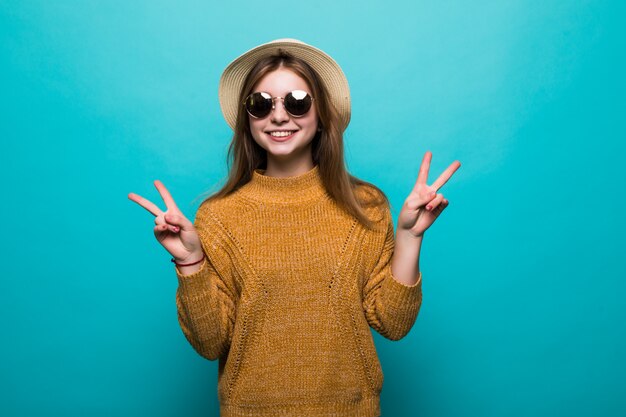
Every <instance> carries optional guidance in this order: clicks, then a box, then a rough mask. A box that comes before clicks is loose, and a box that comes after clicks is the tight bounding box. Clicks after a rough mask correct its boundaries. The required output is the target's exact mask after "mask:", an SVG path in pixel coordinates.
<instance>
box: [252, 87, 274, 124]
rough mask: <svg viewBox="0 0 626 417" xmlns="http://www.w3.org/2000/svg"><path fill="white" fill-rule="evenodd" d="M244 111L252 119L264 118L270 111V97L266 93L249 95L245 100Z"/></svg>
mask: <svg viewBox="0 0 626 417" xmlns="http://www.w3.org/2000/svg"><path fill="white" fill-rule="evenodd" d="M246 110H247V111H248V113H250V115H252V116H253V117H258V118H261V117H265V116H267V115H268V114H270V112H271V111H272V96H270V95H269V94H267V93H263V92H260V93H254V94H250V95H249V96H248V98H247V99H246Z"/></svg>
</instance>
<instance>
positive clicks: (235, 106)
mask: <svg viewBox="0 0 626 417" xmlns="http://www.w3.org/2000/svg"><path fill="white" fill-rule="evenodd" d="M281 51H285V52H288V53H289V54H291V55H293V56H295V57H296V58H300V59H302V60H304V61H305V62H306V63H307V64H309V65H310V66H311V68H313V70H314V71H315V72H316V73H317V74H318V75H319V77H320V80H321V82H322V83H324V86H325V87H326V90H327V91H328V94H329V96H330V101H331V103H332V104H333V105H334V106H335V108H336V109H337V111H338V112H339V118H340V123H341V131H344V130H345V129H346V127H348V123H350V88H349V87H348V80H347V79H346V76H345V74H344V73H343V71H342V70H341V67H339V65H338V64H337V62H335V60H334V59H332V58H331V57H330V56H329V55H328V54H326V53H325V52H323V51H322V50H320V49H317V48H315V47H313V46H311V45H307V44H306V43H304V42H301V41H299V40H296V39H278V40H275V41H272V42H268V43H265V44H262V45H259V46H257V47H255V48H252V49H250V50H249V51H248V52H245V53H244V54H242V55H240V56H239V57H237V58H236V59H235V60H234V61H232V62H231V63H230V64H228V66H227V67H226V69H225V70H224V72H223V73H222V76H221V78H220V83H219V89H218V95H219V100H220V106H221V108H222V114H223V115H224V119H226V123H228V125H229V126H230V127H231V129H233V130H234V129H235V123H236V121H237V113H238V112H239V110H240V109H241V108H242V105H240V103H239V94H240V93H241V89H242V87H243V83H244V81H245V79H246V77H247V76H248V73H249V72H250V70H251V69H252V68H253V67H254V66H255V65H256V63H257V62H258V61H259V60H260V59H262V58H265V57H268V56H271V55H275V54H278V53H279V52H281Z"/></svg>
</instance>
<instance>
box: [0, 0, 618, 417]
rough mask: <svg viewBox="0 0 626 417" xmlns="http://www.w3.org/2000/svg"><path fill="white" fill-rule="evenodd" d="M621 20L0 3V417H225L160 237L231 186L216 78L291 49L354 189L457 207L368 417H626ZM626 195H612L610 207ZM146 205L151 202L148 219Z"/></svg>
mask: <svg viewBox="0 0 626 417" xmlns="http://www.w3.org/2000/svg"><path fill="white" fill-rule="evenodd" d="M625 11H626V10H625V3H624V2H620V1H575V2H574V1H555V0H542V1H530V0H529V1H521V0H520V1H472V2H469V1H432V2H426V1H408V0H406V1H397V2H382V1H362V2H360V3H355V2H350V3H349V2H337V1H336V0H322V1H316V2H308V3H305V2H285V1H265V2H258V1H254V2H253V1H248V2H232V3H228V2H200V1H183V2H180V1H177V2H174V1H162V0H161V1H132V2H128V1H113V0H111V1H61V0H58V1H17V0H16V1H6V0H4V1H0V138H1V144H2V147H1V148H0V155H1V156H0V162H1V163H0V173H1V178H2V194H3V198H2V201H3V203H2V204H1V205H0V210H1V211H0V215H1V218H2V222H1V224H2V239H1V240H0V245H2V247H1V251H0V254H1V255H0V256H2V273H1V276H2V279H1V280H0V285H1V287H0V309H1V311H0V312H1V315H2V317H3V325H2V328H3V333H4V337H3V340H4V342H3V343H2V344H1V345H0V357H1V358H2V360H1V368H0V385H1V387H0V388H1V389H0V392H1V393H2V394H0V395H1V397H2V398H1V401H0V414H1V415H3V416H140V415H150V416H173V415H185V416H207V415H213V416H217V413H218V412H217V410H218V405H217V396H216V383H217V382H216V378H217V364H216V363H215V362H209V361H207V360H205V359H203V358H201V357H200V356H198V355H197V354H196V353H195V352H194V351H193V350H192V348H191V346H190V345H189V344H188V343H187V341H186V340H185V338H184V336H183V334H182V332H181V330H180V328H179V327H178V322H177V318H176V309H175V304H174V296H175V291H176V285H177V283H176V278H175V274H174V270H173V268H172V264H171V263H170V262H169V257H168V256H167V253H166V252H165V250H164V249H163V248H162V247H161V246H160V245H159V244H158V243H157V241H156V240H155V239H154V235H153V233H152V227H153V219H152V216H151V215H150V214H148V213H147V212H146V211H144V210H143V209H141V208H140V207H139V206H137V205H136V204H135V203H132V202H131V201H129V200H128V199H127V194H128V193H129V192H135V193H138V194H141V195H144V196H146V197H148V198H151V199H153V201H155V202H159V203H161V201H160V199H159V197H158V193H157V192H156V190H155V189H154V187H153V185H152V181H153V180H155V179H160V180H161V181H163V183H164V184H165V185H166V186H167V187H169V188H170V190H171V191H172V194H173V195H174V198H175V199H176V201H177V202H178V204H179V206H180V207H181V209H182V210H183V211H184V212H185V213H186V214H187V216H188V217H190V218H192V217H193V216H194V213H195V210H196V208H197V206H198V203H199V199H198V197H199V196H200V195H201V194H202V193H203V192H205V191H209V190H211V189H214V188H215V185H216V184H217V183H218V182H219V181H220V180H221V179H222V178H223V176H224V175H225V173H226V164H225V158H226V149H227V146H228V142H229V139H230V131H229V128H228V126H227V125H226V123H225V122H224V121H223V119H222V116H221V113H220V109H219V104H218V100H217V85H218V80H219V76H220V74H221V71H222V70H223V68H224V67H225V66H226V65H227V64H228V63H229V62H230V61H231V60H232V59H233V58H235V57H236V56H237V55H239V54H240V53H241V52H243V51H245V50H247V49H249V48H251V47H253V46H255V45H257V44H259V43H262V42H265V41H269V40H272V39H275V38H281V37H293V38H298V39H301V40H303V41H305V42H307V43H311V44H313V45H316V46H318V47H320V48H322V49H324V50H325V51H327V52H328V53H329V54H331V55H332V56H333V57H335V59H336V60H337V61H338V62H339V63H340V64H341V65H342V67H343V69H344V71H345V72H346V74H347V76H348V79H349V81H350V87H351V90H352V99H353V118H352V122H351V124H350V127H349V128H348V130H347V132H346V146H347V153H346V155H347V162H348V167H349V169H350V170H351V172H352V173H353V174H355V175H357V176H359V177H361V178H363V179H366V180H368V181H372V182H374V183H375V184H377V185H378V186H380V187H381V188H382V189H383V190H384V191H385V192H386V193H387V194H388V196H389V198H390V200H391V202H392V204H393V214H394V217H396V218H397V215H398V213H399V208H400V207H401V205H402V203H403V201H404V198H405V197H406V195H407V194H408V192H409V191H410V189H411V187H412V186H413V184H414V181H415V179H416V178H417V172H418V168H419V164H420V162H421V158H422V156H423V154H424V152H425V151H426V150H431V151H432V152H433V163H432V169H431V177H430V180H431V181H432V180H433V179H434V178H435V177H436V175H438V174H439V173H440V172H441V171H442V170H443V169H444V168H445V167H446V166H447V165H448V164H449V163H451V162H452V161H453V160H455V159H458V160H460V161H461V162H462V164H463V166H462V167H461V168H460V169H459V171H457V173H456V174H455V175H454V177H453V178H452V180H451V181H450V182H449V183H448V184H446V186H445V187H444V188H443V190H442V191H443V192H444V195H445V196H446V197H447V198H448V199H449V200H450V206H449V207H448V208H447V209H446V211H445V212H444V213H443V215H442V216H441V217H440V218H439V219H438V220H437V222H436V223H435V224H434V225H433V227H432V228H431V229H430V230H429V231H427V232H426V235H425V240H424V247H423V250H422V258H421V259H422V260H421V267H422V271H423V274H424V284H423V291H424V303H423V306H422V310H421V312H420V316H419V318H418V320H417V322H416V324H415V327H414V328H413V329H412V331H411V333H410V334H409V335H408V336H407V337H406V338H404V339H402V340H401V341H398V342H390V341H387V340H385V339H383V338H382V337H380V336H378V335H376V336H375V340H376V344H377V348H378V351H379V354H380V359H381V362H382V365H383V370H384V373H385V385H384V388H383V396H382V410H383V416H392V417H393V416H437V417H440V416H450V417H452V416H503V415H505V416H592V415H593V416H601V415H606V416H615V415H620V414H621V415H624V413H626V396H624V394H625V393H626V378H624V375H625V374H626V361H625V359H624V352H625V351H626V307H625V306H624V301H623V294H624V291H625V290H626V283H625V282H626V280H625V278H626V268H625V266H624V265H625V263H624V244H623V237H624V235H625V233H626V224H625V220H624V210H625V194H624V183H625V182H626V181H625V179H626V175H625V173H624V170H623V168H622V166H621V163H622V162H623V160H624V151H625V150H626V146H625V145H624V142H625V140H626V128H625V124H624V117H625V116H626V114H625V110H626V108H625V98H624V97H625V93H626V82H625V81H624V74H626V68H625V66H626V65H625V53H626V47H625V40H626V33H625V32H626V30H625V29H624V24H623V21H624V16H625ZM620 190H621V191H620ZM161 205H162V203H161Z"/></svg>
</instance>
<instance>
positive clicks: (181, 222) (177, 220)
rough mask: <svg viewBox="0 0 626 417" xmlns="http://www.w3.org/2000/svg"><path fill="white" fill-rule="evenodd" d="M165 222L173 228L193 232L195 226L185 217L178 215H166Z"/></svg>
mask: <svg viewBox="0 0 626 417" xmlns="http://www.w3.org/2000/svg"><path fill="white" fill-rule="evenodd" d="M164 217H165V221H166V222H167V223H168V224H171V225H172V226H178V227H180V228H181V229H182V230H185V231H191V230H193V229H194V227H193V224H192V223H191V222H190V221H189V220H188V219H187V218H186V217H185V216H180V215H178V214H166V215H165V216H164Z"/></svg>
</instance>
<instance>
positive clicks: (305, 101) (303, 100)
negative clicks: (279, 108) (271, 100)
mask: <svg viewBox="0 0 626 417" xmlns="http://www.w3.org/2000/svg"><path fill="white" fill-rule="evenodd" d="M312 101H313V100H312V99H311V96H310V95H309V94H308V93H307V92H306V91H302V90H295V91H292V92H291V93H289V94H287V96H286V97H285V109H286V110H287V111H288V112H289V113H291V114H292V115H293V116H303V115H304V114H306V112H308V111H309V109H310V108H311V103H312ZM270 107H271V106H270Z"/></svg>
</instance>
